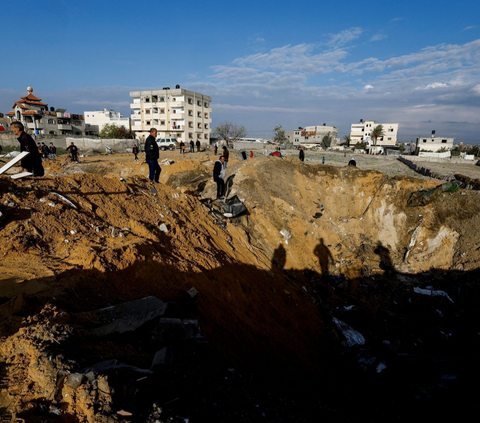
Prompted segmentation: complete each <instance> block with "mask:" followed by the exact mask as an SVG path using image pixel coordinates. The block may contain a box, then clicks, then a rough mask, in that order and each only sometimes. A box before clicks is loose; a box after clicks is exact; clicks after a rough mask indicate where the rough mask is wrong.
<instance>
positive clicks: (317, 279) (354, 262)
mask: <svg viewBox="0 0 480 423" xmlns="http://www.w3.org/2000/svg"><path fill="white" fill-rule="evenodd" d="M171 160H172V162H173V163H171V164H169V165H164V166H163V168H162V169H163V170H162V175H161V182H162V183H161V184H156V185H155V187H154V188H155V189H152V188H153V187H151V186H150V184H149V182H148V179H147V166H146V165H145V164H142V163H139V162H133V161H131V157H127V156H125V157H121V156H118V157H113V158H112V157H98V158H95V157H91V158H88V160H85V161H83V162H81V163H79V164H68V165H65V163H62V162H61V161H57V162H56V163H47V164H46V166H45V167H46V170H47V175H46V176H45V177H44V178H38V179H35V180H34V179H24V180H17V181H14V180H12V179H10V178H9V177H8V176H3V175H2V176H0V196H1V202H0V207H1V209H0V210H1V212H2V214H3V217H4V219H3V222H2V223H1V225H2V226H1V234H2V237H1V238H0V257H2V260H1V262H0V274H1V278H0V279H1V280H0V283H1V291H0V298H1V300H2V301H1V305H0V333H1V335H2V336H3V337H4V338H3V339H4V342H3V343H2V346H1V349H0V354H1V357H2V362H3V387H2V391H1V393H0V409H1V410H3V412H4V413H6V415H9V416H12V418H15V416H17V415H19V416H22V418H24V419H27V420H28V419H30V420H29V421H39V420H35V419H39V418H40V416H42V417H41V418H45V419H46V421H47V418H46V417H45V416H49V417H48V419H52V421H89V422H93V421H116V420H117V419H118V418H120V417H119V415H118V414H116V413H117V411H120V408H121V405H125V404H128V405H130V406H131V407H132V408H135V407H137V408H138V409H139V410H140V409H141V410H143V411H139V413H140V415H141V416H142V418H141V419H140V418H139V419H137V420H134V421H149V420H148V419H149V418H150V417H147V415H152V416H153V415H156V414H155V413H157V414H158V413H160V412H159V411H158V410H157V409H156V408H155V406H153V402H148V401H150V400H151V397H150V394H147V393H148V392H150V393H151V392H156V391H157V390H158V392H161V393H162V395H163V394H165V395H167V396H168V391H169V390H172V389H173V388H171V386H170V385H168V386H167V385H165V383H164V384H163V385H162V384H161V383H160V385H158V384H153V382H152V381H151V380H153V379H148V378H147V379H148V380H149V381H150V382H148V383H151V384H152V385H147V387H145V386H143V387H142V386H140V385H139V383H143V382H139V381H141V380H143V379H142V377H140V376H138V369H137V370H132V368H131V367H128V369H127V370H125V367H121V369H122V370H121V371H128V372H130V373H129V374H128V376H125V375H124V374H123V373H121V371H120V370H119V367H118V366H117V367H115V372H116V373H109V374H106V373H102V372H100V371H91V370H89V369H91V368H92V366H93V365H95V364H96V363H98V362H102V361H105V360H114V359H115V360H121V362H122V363H128V364H129V365H130V364H132V363H133V364H134V365H135V366H137V367H138V368H142V369H149V368H150V365H151V362H152V357H153V356H154V355H155V354H156V352H157V351H158V350H159V349H160V348H161V347H163V346H164V344H162V342H163V343H164V339H163V341H159V337H158V331H159V330H158V328H157V327H153V326H152V327H150V326H148V325H146V326H142V329H141V330H140V332H136V334H131V335H124V336H123V335H122V336H119V335H118V336H117V335H116V336H113V335H112V336H110V337H106V338H102V339H98V338H95V337H94V336H93V335H92V333H91V329H92V327H93V325H94V324H95V322H94V320H89V319H87V318H85V317H84V316H85V313H86V312H91V311H93V310H96V309H99V308H103V307H108V306H112V305H116V304H120V303H122V302H126V301H131V300H135V299H138V298H142V297H148V296H155V297H157V298H159V299H161V300H162V301H165V302H168V303H169V304H170V305H169V308H168V313H167V317H168V318H180V317H181V318H195V319H198V320H199V323H200V327H201V332H202V335H203V336H204V337H205V339H206V340H208V351H209V353H208V357H209V358H206V357H205V356H204V354H205V350H204V349H203V348H204V347H199V346H198V345H197V344H195V346H194V347H188V351H190V352H189V354H190V355H189V354H185V353H184V352H182V351H185V350H184V349H179V351H176V352H177V354H179V356H180V358H179V359H178V362H180V363H182V364H181V366H180V367H179V368H178V369H181V371H180V370H178V373H175V372H170V373H168V371H166V372H167V373H168V374H169V377H170V378H173V380H175V381H177V380H179V378H181V377H185V378H188V376H186V375H192V374H195V375H196V376H195V377H198V378H200V376H198V374H199V372H200V373H201V372H203V371H204V370H201V369H202V368H203V369H207V368H208V369H209V370H211V371H212V372H213V374H215V371H217V370H214V369H216V368H218V366H219V363H223V364H222V365H224V366H225V368H228V366H229V365H234V366H235V367H237V366H238V367H239V368H249V367H250V368H252V369H253V368H255V369H262V371H269V370H272V371H273V369H277V371H278V369H282V372H284V373H285V375H287V374H288V375H293V374H304V373H305V374H307V373H309V372H313V373H312V374H314V375H315V377H323V376H320V375H324V376H326V375H330V376H331V373H332V371H333V369H332V367H331V366H329V365H326V364H325V363H332V362H333V361H332V360H337V359H338V357H343V356H344V354H345V351H344V347H343V346H340V340H339V339H340V338H339V335H338V334H337V331H336V330H335V329H334V325H332V322H334V321H335V320H334V319H333V317H332V316H337V317H340V312H339V310H343V307H344V306H346V305H347V304H348V302H355V303H356V304H357V307H358V309H359V310H363V311H364V312H365V313H366V314H365V315H362V314H360V313H359V312H357V314H351V315H348V313H347V315H346V317H345V316H344V314H345V311H342V313H341V316H342V318H344V317H345V318H346V319H347V320H348V319H350V320H351V321H353V322H355V321H356V322H357V323H358V324H359V325H360V326H362V329H363V330H364V331H365V332H367V333H369V332H370V331H372V333H371V337H372V338H373V337H376V336H379V335H378V334H376V335H375V334H374V332H373V331H374V329H373V328H374V327H375V328H377V323H376V320H375V319H376V317H373V316H374V315H375V313H377V312H380V311H381V310H382V308H383V307H386V304H389V307H390V306H391V307H397V305H396V304H398V301H399V298H400V297H402V298H403V295H407V294H405V292H406V291H405V289H404V288H396V286H397V285H396V284H398V286H399V287H400V286H403V287H405V286H410V285H411V284H413V283H414V282H413V280H412V279H411V278H413V277H415V275H418V274H424V273H427V272H429V271H431V269H436V271H437V272H444V273H445V274H449V275H451V274H453V273H448V272H457V273H455V275H457V276H458V275H460V274H461V272H471V271H475V270H476V269H478V265H479V260H480V257H479V255H480V253H479V250H480V249H479V245H480V244H479V242H478V237H477V236H476V233H477V232H478V228H480V220H479V219H480V217H479V208H480V203H479V201H478V193H477V192H472V191H459V192H456V193H452V194H448V193H446V194H444V195H443V196H441V197H440V198H439V199H437V201H435V202H433V203H432V204H429V205H427V206H425V207H407V206H406V203H407V200H408V198H409V197H410V195H411V194H412V193H413V192H415V191H418V190H421V189H431V188H433V187H435V186H437V185H438V183H437V182H431V181H425V180H422V181H420V180H416V179H413V178H406V177H394V178H392V177H388V176H386V175H384V174H382V173H379V172H375V171H365V170H360V169H357V168H352V167H346V166H345V167H333V166H321V165H317V166H312V165H305V164H302V163H301V162H299V161H298V160H297V159H294V158H285V159H283V160H281V159H278V158H273V157H257V158H255V159H253V160H247V161H245V162H240V161H238V160H235V158H233V159H232V160H231V161H230V162H229V165H228V168H227V177H231V179H232V181H233V184H232V186H231V189H230V192H229V197H232V196H234V195H237V196H238V198H239V199H240V200H241V201H242V202H243V204H244V205H245V207H246V209H247V211H246V212H245V213H243V214H242V215H240V216H238V217H234V218H231V219H229V218H222V217H221V214H220V215H219V214H218V212H217V213H215V212H213V211H212V208H213V209H214V210H217V211H218V210H222V205H221V204H220V203H218V202H214V203H213V204H209V203H208V201H207V202H205V201H204V200H205V199H208V198H212V199H213V198H214V197H215V193H216V185H215V184H214V183H213V182H212V180H211V179H212V178H211V173H212V170H213V162H212V160H211V157H210V156H208V155H207V154H205V153H200V154H198V156H197V155H195V156H194V155H192V157H190V155H187V157H185V158H184V157H180V155H179V154H178V153H177V152H173V153H172V157H171ZM457 276H455V277H457ZM445 277H446V276H445ZM375 278H378V279H379V280H381V281H391V283H388V284H384V285H382V286H381V288H380V287H379V285H377V283H376V282H375V283H373V282H372V281H374V280H375ZM442 278H443V276H442ZM446 278H447V277H446ZM426 279H428V278H426ZM424 282H425V281H424V280H423V279H422V283H424ZM192 287H195V289H196V291H198V299H197V301H196V302H195V303H194V304H191V303H190V302H188V301H187V300H186V292H187V291H188V290H190V289H191V288H192ZM394 291H395V292H396V293H395V295H394V294H393V292H394ZM408 295H410V293H409V294H408ZM371 298H375V301H373V302H369V299H371ZM405 298H406V297H405ZM394 300H395V301H396V303H394ZM402 301H403V300H402ZM407 303H408V302H407V300H405V304H407ZM434 306H435V305H433V304H432V310H433V311H432V313H434V312H435V308H434ZM465 307H466V308H468V307H469V306H468V307H467V306H465ZM345 310H347V309H345ZM348 310H350V309H348ZM366 315H368V317H365V316H366ZM82 316H83V317H82ZM362 316H363V317H362ZM393 316H394V313H392V314H391V315H390V314H389V316H388V319H393ZM386 319H387V318H386ZM378 322H379V325H380V326H379V327H381V331H382V333H383V332H385V333H387V332H388V331H387V330H386V329H385V328H384V327H383V326H382V325H383V323H381V321H380V320H379V321H378ZM405 322H408V324H411V323H412V318H411V317H405ZM406 324H407V323H402V324H400V322H396V323H395V324H394V326H395V325H397V326H398V327H402V328H404V326H406ZM151 325H153V323H152V324H151ZM397 326H395V327H397ZM402 330H403V329H402ZM139 333H140V334H141V336H140V335H139ZM155 334H156V335H155ZM154 335H155V336H154ZM382 336H383V335H382ZM385 336H386V335H385ZM164 338H165V337H164ZM182 345H183V344H182ZM189 345H190V344H189ZM342 345H343V344H342ZM409 345H410V344H409ZM177 347H178V342H176V343H174V344H173V348H174V349H175V348H177ZM199 348H200V349H199ZM198 356H201V357H202V360H201V361H200V362H199V363H202V364H201V365H200V364H199V366H198V368H196V369H195V370H192V369H191V368H190V366H191V365H192V364H191V363H192V362H196V361H195V359H194V358H193V357H198ZM182 357H183V361H182ZM334 357H337V358H334ZM186 369H187V370H186ZM188 369H190V370H188ZM142 371H143V370H142ZM119 372H120V373H119ZM132 372H133V375H132V374H131V373H132ZM135 372H137V373H135ZM120 374H121V375H123V376H121V377H120V376H119V375H120ZM180 374H185V376H180ZM229 375H230V376H231V374H229ZM230 376H229V377H230ZM149 377H150V374H149ZM163 377H165V375H163ZM192 377H193V376H192ZM201 379H202V380H204V379H209V376H207V375H203V376H202V377H201ZM220 379H222V378H220ZM227 379H228V377H225V380H227ZM127 380H128V383H127V382H126V381H127ZM239 380H240V378H238V380H237V381H239ZM192 383H193V385H195V384H196V383H197V382H192ZM209 383H211V384H212V386H213V384H214V382H213V381H211V382H209ZM215 383H216V382H215ZM218 383H219V384H220V385H221V383H223V382H218ZM239 383H240V382H239ZM244 383H245V385H243V384H244ZM220 385H215V386H216V388H215V389H218V386H220ZM112 386H114V387H115V389H114V388H112ZM159 386H161V387H159ZM241 386H242V389H246V388H245V386H246V382H245V381H244V380H243V379H242V383H241ZM175 387H176V389H177V388H178V389H180V385H178V386H177V385H175ZM182 389H185V387H184V386H182ZM192 389H193V388H192ZM212 389H213V388H212ZM226 389H227V391H228V389H229V388H226ZM232 389H233V388H232ZM238 389H240V388H238ZM250 389H251V387H250ZM259 391H261V390H259ZM195 392H196V391H195ZM212 392H213V391H212ZM242 392H245V391H242ZM237 393H238V394H239V395H240V391H237ZM192 395H193V394H192ZM195 395H200V394H199V393H198V392H196V394H195ZM202 395H203V394H202ZM242 395H243V394H242ZM258 395H261V394H260V393H259V394H258ZM193 396H194V395H193ZM193 396H192V398H193ZM167 402H168V401H167ZM139 404H141V405H142V407H140V405H139ZM179 404H180V403H179ZM225 406H226V407H227V405H225ZM152 407H153V408H152ZM179 407H180V405H179ZM181 407H183V409H184V410H186V409H188V407H193V406H192V405H191V404H190V405H188V404H186V403H181ZM181 407H180V408H181ZM196 407H197V409H196V410H197V411H198V409H200V408H201V405H200V404H197V405H196ZM276 407H277V408H275V410H276V411H275V412H276V413H279V414H282V412H281V411H280V408H279V407H278V406H276ZM282 407H283V406H282ZM285 407H286V406H285ZM227 408H228V407H227ZM272 408H273V406H272ZM287 408H288V407H287ZM287 408H285V410H286V409H287ZM145 410H147V411H145ZM152 410H153V411H152ZM155 410H157V411H155ZM297 411H298V410H297ZM317 411H318V410H317ZM142 412H143V414H142ZM193 412H194V411H192V413H193ZM210 412H212V410H211V409H210ZM149 413H150V414H149ZM285 413H287V412H286V411H285ZM287 415H289V414H288V413H287V414H285V418H286V416H287ZM55 416H59V417H58V419H59V420H54V419H55ZM252 416H253V414H251V415H248V416H247V415H244V416H243V417H242V418H244V419H247V420H249V421H256V420H255V419H256V418H257V417H258V416H257V415H256V414H255V416H254V417H252ZM223 417H225V416H223ZM290 417H291V418H296V417H295V416H294V415H293V414H292V415H291V416H290ZM259 418H260V419H261V416H260V417H259ZM342 418H343V417H342ZM239 419H240V417H239ZM340 420H342V419H340ZM347 420H348V418H347V419H346V420H345V421H347ZM152 421H155V420H152ZM212 421H215V420H212ZM217 421H228V419H227V420H226V417H225V419H223V418H220V417H218V420H217ZM230 421H234V420H230ZM238 421H242V420H238ZM276 421H280V419H277V420H276ZM299 421H302V420H299ZM305 421H308V420H305ZM332 421H338V420H336V419H335V418H334V417H332Z"/></svg>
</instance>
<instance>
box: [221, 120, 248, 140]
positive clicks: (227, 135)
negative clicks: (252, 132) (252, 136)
mask: <svg viewBox="0 0 480 423" xmlns="http://www.w3.org/2000/svg"><path fill="white" fill-rule="evenodd" d="M213 134H214V135H215V136H218V137H220V138H221V139H223V140H224V141H225V142H226V143H227V145H228V144H229V143H232V142H233V141H237V140H238V139H239V138H245V137H246V136H247V130H246V129H245V126H243V125H236V124H235V123H232V122H227V121H225V122H222V123H220V124H219V125H217V127H216V128H215V130H214V131H213Z"/></svg>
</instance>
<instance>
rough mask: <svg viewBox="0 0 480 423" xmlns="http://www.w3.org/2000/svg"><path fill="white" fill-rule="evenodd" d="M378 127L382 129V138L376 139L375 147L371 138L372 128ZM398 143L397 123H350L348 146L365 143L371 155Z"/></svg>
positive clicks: (371, 121)
mask: <svg viewBox="0 0 480 423" xmlns="http://www.w3.org/2000/svg"><path fill="white" fill-rule="evenodd" d="M378 125H382V127H383V136H381V137H378V138H377V140H376V142H375V144H376V145H375V146H374V141H373V140H372V138H371V134H372V131H373V129H374V128H376V127H377V126H378ZM397 141H398V123H376V122H375V121H374V120H365V121H364V120H363V119H360V123H352V126H351V129H350V145H352V146H354V145H355V144H357V143H358V142H365V144H366V145H367V149H368V150H369V151H370V152H371V153H375V152H376V153H379V152H382V151H384V149H385V148H387V147H395V146H396V144H397Z"/></svg>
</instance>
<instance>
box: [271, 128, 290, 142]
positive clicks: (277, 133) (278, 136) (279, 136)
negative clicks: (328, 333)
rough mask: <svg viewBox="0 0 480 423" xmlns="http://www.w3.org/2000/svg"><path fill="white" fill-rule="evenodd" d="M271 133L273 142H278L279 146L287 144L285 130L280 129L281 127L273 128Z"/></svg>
mask: <svg viewBox="0 0 480 423" xmlns="http://www.w3.org/2000/svg"><path fill="white" fill-rule="evenodd" d="M273 133H274V136H273V141H276V142H279V143H280V144H285V143H286V142H287V136H286V135H285V129H283V128H282V125H277V126H275V128H273Z"/></svg>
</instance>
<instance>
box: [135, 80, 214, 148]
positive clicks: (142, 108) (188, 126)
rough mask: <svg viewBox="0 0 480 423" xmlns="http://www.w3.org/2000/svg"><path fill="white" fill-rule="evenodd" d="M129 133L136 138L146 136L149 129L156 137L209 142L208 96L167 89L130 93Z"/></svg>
mask: <svg viewBox="0 0 480 423" xmlns="http://www.w3.org/2000/svg"><path fill="white" fill-rule="evenodd" d="M130 97H132V99H133V100H132V103H130V112H131V115H130V118H131V130H132V131H133V132H135V135H136V137H137V138H142V137H145V138H146V137H147V136H148V135H149V133H150V129H151V128H155V129H157V131H158V134H157V138H176V139H177V141H183V142H185V143H188V142H190V141H194V142H196V141H197V140H199V141H200V142H202V143H209V140H210V134H211V132H212V129H211V123H212V119H211V113H212V109H211V108H210V103H211V101H212V99H211V97H209V96H206V95H203V94H199V93H196V92H193V91H189V90H185V89H183V88H180V86H179V85H177V86H176V88H175V89H170V88H168V87H166V88H163V89H161V90H151V91H132V92H130Z"/></svg>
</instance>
